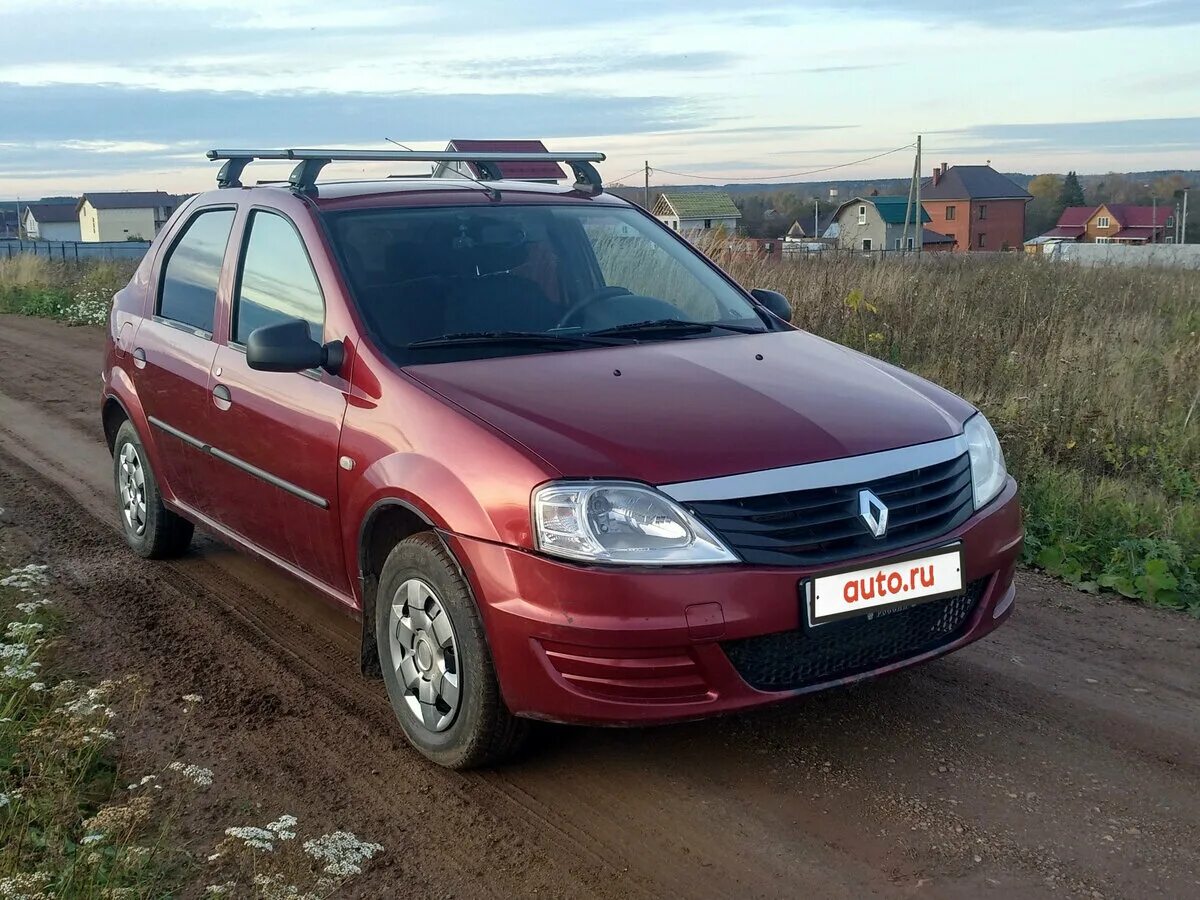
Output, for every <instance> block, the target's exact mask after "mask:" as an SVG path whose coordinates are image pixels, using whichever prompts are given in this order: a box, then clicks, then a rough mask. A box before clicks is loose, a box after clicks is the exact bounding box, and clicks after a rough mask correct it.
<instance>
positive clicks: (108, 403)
mask: <svg viewBox="0 0 1200 900" xmlns="http://www.w3.org/2000/svg"><path fill="white" fill-rule="evenodd" d="M100 420H101V423H102V424H103V427H104V442H105V443H106V444H107V445H108V452H109V454H110V455H111V454H112V453H113V451H114V449H115V447H116V443H117V432H118V431H120V430H121V423H122V422H132V421H133V417H132V416H131V415H130V414H129V410H128V409H126V408H125V404H124V403H122V402H121V400H120V398H119V397H117V396H116V395H115V394H107V395H105V397H104V405H103V406H102V407H101V408H100ZM134 427H136V426H134Z"/></svg>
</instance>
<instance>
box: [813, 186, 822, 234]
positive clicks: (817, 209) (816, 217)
mask: <svg viewBox="0 0 1200 900" xmlns="http://www.w3.org/2000/svg"><path fill="white" fill-rule="evenodd" d="M820 236H821V198H820V197H813V239H814V240H815V239H816V238H819V237H820Z"/></svg>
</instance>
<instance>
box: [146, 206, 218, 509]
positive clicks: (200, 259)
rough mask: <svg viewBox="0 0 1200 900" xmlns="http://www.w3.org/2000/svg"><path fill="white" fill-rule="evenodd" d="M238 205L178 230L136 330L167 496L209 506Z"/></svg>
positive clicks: (205, 213) (200, 215)
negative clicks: (219, 341) (149, 310)
mask: <svg viewBox="0 0 1200 900" xmlns="http://www.w3.org/2000/svg"><path fill="white" fill-rule="evenodd" d="M234 212H235V210H233V209H232V208H229V207H221V208H216V209H201V210H200V211H198V212H197V213H195V214H194V215H193V216H192V217H191V218H190V219H188V221H187V223H186V224H185V225H184V226H183V227H182V228H181V229H180V232H179V236H178V237H177V238H176V239H175V241H174V242H173V243H172V244H171V247H170V249H169V250H168V251H167V253H166V257H165V259H164V261H163V263H162V264H161V265H160V267H159V271H158V288H157V293H156V297H155V307H154V313H153V315H152V316H150V317H147V318H146V319H145V320H144V321H143V322H142V324H141V326H140V327H139V328H138V331H137V338H136V341H135V345H134V348H133V358H134V384H135V385H136V387H137V391H138V397H139V399H140V400H141V404H142V408H143V410H145V412H146V415H147V417H148V418H149V421H150V427H151V428H152V429H153V434H151V435H149V439H150V440H153V442H154V447H155V449H156V450H157V457H158V468H159V480H160V481H161V482H162V483H163V486H164V487H165V489H166V491H167V492H168V497H173V498H175V499H176V500H177V501H179V502H181V503H184V504H186V505H188V506H192V507H197V508H200V509H201V511H203V508H204V505H205V504H204V495H205V484H204V482H205V478H204V472H205V471H206V470H207V466H208V461H207V458H206V454H205V451H204V449H203V447H204V432H205V425H206V420H207V418H208V408H209V405H210V402H209V391H208V379H209V371H210V369H211V368H212V363H213V358H214V357H215V356H216V352H217V345H216V343H214V341H213V316H214V310H215V308H216V303H217V286H218V284H219V283H220V280H221V268H222V265H223V262H224V259H225V249H226V245H227V244H228V242H229V233H230V230H231V229H232V227H233V219H234Z"/></svg>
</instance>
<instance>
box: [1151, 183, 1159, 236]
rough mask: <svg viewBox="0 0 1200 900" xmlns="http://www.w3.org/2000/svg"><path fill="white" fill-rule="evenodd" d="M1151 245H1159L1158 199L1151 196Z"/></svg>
mask: <svg viewBox="0 0 1200 900" xmlns="http://www.w3.org/2000/svg"><path fill="white" fill-rule="evenodd" d="M1150 243H1152V244H1157V243H1158V198H1157V197H1155V196H1154V195H1153V194H1151V195H1150Z"/></svg>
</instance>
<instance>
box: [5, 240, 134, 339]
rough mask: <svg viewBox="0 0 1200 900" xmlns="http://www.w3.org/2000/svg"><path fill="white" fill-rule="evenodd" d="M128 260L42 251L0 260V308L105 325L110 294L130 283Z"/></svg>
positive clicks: (69, 321)
mask: <svg viewBox="0 0 1200 900" xmlns="http://www.w3.org/2000/svg"><path fill="white" fill-rule="evenodd" d="M135 268H137V266H136V264H134V263H132V262H127V261H121V262H110V261H107V260H95V261H80V262H75V261H70V262H68V261H59V260H50V259H46V258H45V257H41V256H28V255H23V256H14V257H13V258H12V259H0V312H9V313H22V314H23V315H27V316H41V317H43V318H48V319H58V320H60V321H62V322H67V323H68V324H71V325H103V324H105V323H106V322H107V321H108V310H109V307H111V306H112V295H113V294H114V293H116V292H117V291H119V290H120V289H121V288H123V287H124V286H125V285H126V284H128V283H129V278H130V276H131V275H133V270H134V269H135Z"/></svg>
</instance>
